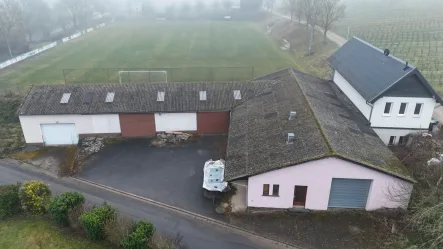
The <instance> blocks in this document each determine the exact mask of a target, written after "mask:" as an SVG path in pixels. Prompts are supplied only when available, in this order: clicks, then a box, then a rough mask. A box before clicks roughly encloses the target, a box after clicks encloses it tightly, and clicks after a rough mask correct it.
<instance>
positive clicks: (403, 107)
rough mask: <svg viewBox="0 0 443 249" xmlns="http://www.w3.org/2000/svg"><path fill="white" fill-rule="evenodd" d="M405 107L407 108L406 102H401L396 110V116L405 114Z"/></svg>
mask: <svg viewBox="0 0 443 249" xmlns="http://www.w3.org/2000/svg"><path fill="white" fill-rule="evenodd" d="M407 109H408V103H401V104H400V110H399V111H398V116H405V114H406V110H407Z"/></svg>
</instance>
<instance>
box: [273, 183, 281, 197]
mask: <svg viewBox="0 0 443 249" xmlns="http://www.w3.org/2000/svg"><path fill="white" fill-rule="evenodd" d="M279 191H280V185H278V184H274V185H273V186H272V195H273V196H278V193H279Z"/></svg>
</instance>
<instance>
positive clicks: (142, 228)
mask: <svg viewBox="0 0 443 249" xmlns="http://www.w3.org/2000/svg"><path fill="white" fill-rule="evenodd" d="M154 232H155V228H154V226H153V225H152V224H151V223H149V222H147V221H140V222H138V223H137V228H136V229H135V231H134V232H132V233H131V234H129V236H128V237H126V238H125V239H124V240H123V241H122V242H121V244H120V245H121V246H122V247H123V248H125V249H147V248H148V243H149V242H150V241H151V239H152V236H153V235H154Z"/></svg>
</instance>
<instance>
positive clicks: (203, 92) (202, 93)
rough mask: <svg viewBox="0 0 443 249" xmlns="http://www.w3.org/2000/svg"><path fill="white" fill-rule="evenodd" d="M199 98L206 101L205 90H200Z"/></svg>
mask: <svg viewBox="0 0 443 249" xmlns="http://www.w3.org/2000/svg"><path fill="white" fill-rule="evenodd" d="M200 100H201V101H206V91H200Z"/></svg>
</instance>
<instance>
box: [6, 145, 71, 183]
mask: <svg viewBox="0 0 443 249" xmlns="http://www.w3.org/2000/svg"><path fill="white" fill-rule="evenodd" d="M76 154H77V147H76V146H67V147H41V148H39V147H27V148H25V149H24V150H23V151H22V152H18V153H15V154H13V155H11V157H12V158H13V159H16V160H19V161H21V162H24V163H28V164H31V165H33V166H35V167H38V168H41V169H43V170H45V171H48V172H49V173H52V174H55V175H58V176H67V175H70V172H72V171H75V157H76Z"/></svg>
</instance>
